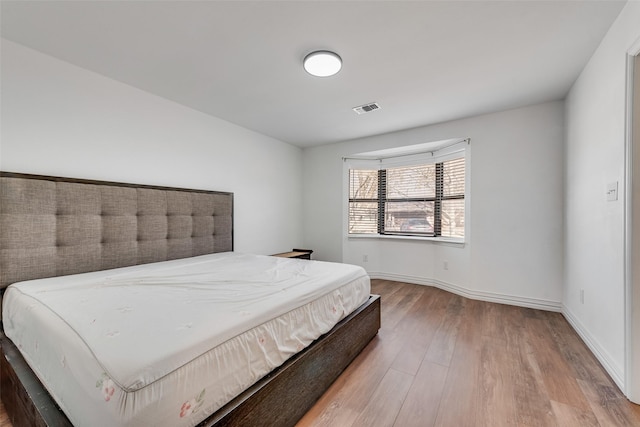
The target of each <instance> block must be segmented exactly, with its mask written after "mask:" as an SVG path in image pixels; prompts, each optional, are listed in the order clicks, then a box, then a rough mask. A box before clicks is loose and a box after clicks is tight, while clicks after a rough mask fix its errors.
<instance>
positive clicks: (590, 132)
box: [563, 1, 640, 389]
mask: <svg viewBox="0 0 640 427" xmlns="http://www.w3.org/2000/svg"><path fill="white" fill-rule="evenodd" d="M638 37H640V2H637V1H630V2H628V3H627V5H626V6H625V8H624V9H623V10H622V12H621V13H620V15H619V16H618V19H617V20H616V21H615V22H614V24H613V25H612V27H611V28H610V30H609V32H608V33H607V35H606V36H605V38H604V39H603V40H602V42H601V44H600V46H599V47H598V49H597V50H596V52H595V53H594V55H593V56H592V58H591V60H590V61H589V63H588V64H587V66H586V67H585V68H584V70H583V71H582V73H581V75H580V77H579V78H578V80H577V81H576V83H575V84H574V85H573V87H572V89H571V91H570V93H569V95H568V97H567V100H566V129H567V131H566V151H565V159H566V161H565V183H566V189H565V192H566V195H567V197H566V204H565V263H566V265H565V278H564V289H563V304H564V307H563V312H564V313H565V315H566V317H567V318H568V319H569V321H570V322H571V323H572V324H573V326H574V328H576V330H577V331H578V332H579V333H580V334H581V335H582V337H583V338H584V339H585V341H586V342H587V343H588V344H589V346H590V347H591V349H592V350H593V351H594V353H595V354H596V356H597V357H598V358H599V359H600V361H601V362H602V364H603V365H604V366H605V368H607V370H608V372H609V374H610V375H611V376H612V377H613V379H614V380H615V381H616V382H617V383H618V385H620V386H621V388H623V389H624V385H623V378H624V349H625V340H624V330H625V329H624V315H625V290H624V202H625V201H624V198H623V197H622V196H623V195H624V194H625V188H624V184H625V150H624V147H625V103H626V100H625V72H626V56H627V50H628V49H629V47H630V46H631V45H632V44H633V42H634V41H635V40H637V39H638ZM615 181H618V182H619V186H618V190H619V195H620V197H619V198H618V201H616V202H607V200H606V189H607V184H608V183H610V182H615ZM582 290H584V303H582V302H581V299H580V292H581V291H582Z"/></svg>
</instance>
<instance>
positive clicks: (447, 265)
mask: <svg viewBox="0 0 640 427" xmlns="http://www.w3.org/2000/svg"><path fill="white" fill-rule="evenodd" d="M442 268H444V269H445V270H448V269H449V261H444V262H443V263H442Z"/></svg>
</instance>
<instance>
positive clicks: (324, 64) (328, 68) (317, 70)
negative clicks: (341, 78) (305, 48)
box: [304, 50, 342, 77]
mask: <svg viewBox="0 0 640 427" xmlns="http://www.w3.org/2000/svg"><path fill="white" fill-rule="evenodd" d="M340 68H342V59H341V58H340V56H338V54H336V53H333V52H329V51H328V50H317V51H315V52H311V53H310V54H308V55H307V56H305V57H304V69H305V70H306V71H307V73H309V74H311V75H312V76H317V77H329V76H333V75H334V74H336V73H337V72H338V71H340Z"/></svg>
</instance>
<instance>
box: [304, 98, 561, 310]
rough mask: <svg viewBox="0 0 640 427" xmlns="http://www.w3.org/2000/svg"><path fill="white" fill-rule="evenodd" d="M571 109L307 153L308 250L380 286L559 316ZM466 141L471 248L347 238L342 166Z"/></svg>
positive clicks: (536, 109) (552, 108)
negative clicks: (401, 283)
mask: <svg viewBox="0 0 640 427" xmlns="http://www.w3.org/2000/svg"><path fill="white" fill-rule="evenodd" d="M563 108H564V104H563V102H561V101H559V102H552V103H546V104H542V105H536V106H531V107H526V108H520V109H516V110H509V111H505V112H501V113H496V114H489V115H483V116H479V117H474V118H469V119H464V120H457V121H453V122H448V123H443V124H439V125H435V126H428V127H421V128H416V129H410V130H406V131H401V132H395V133H391V134H386V135H379V136H375V137H370V138H363V139H358V140H353V141H346V142H342V143H339V144H333V145H327V146H321V147H315V148H307V149H305V150H304V152H303V164H304V166H303V175H304V197H303V206H304V207H303V214H304V236H305V245H306V246H308V247H309V248H312V249H314V250H315V251H316V252H315V255H316V258H318V259H324V260H332V261H342V260H344V261H345V262H349V263H354V264H359V265H362V266H363V267H365V268H366V269H367V270H368V271H369V272H370V273H371V275H372V276H374V277H386V278H395V279H398V280H405V281H408V282H413V283H424V284H435V285H437V286H440V287H443V288H445V289H450V290H453V291H455V292H458V293H460V294H463V295H466V296H470V297H474V298H479V299H485V300H489V301H501V302H507V303H512V304H519V305H525V306H533V307H541V308H549V309H555V310H559V308H560V301H561V291H562V284H561V281H562V254H563V250H562V200H563V181H562V180H563V174H562V163H563V159H562V156H563V135H564V127H563V122H564V112H563ZM379 113H380V114H383V113H384V111H380V112H379ZM371 114H378V112H374V113H371ZM458 137H461V138H464V137H469V138H471V144H470V154H469V158H470V170H469V172H470V179H471V182H470V186H471V188H470V199H469V208H470V209H469V212H468V214H467V242H466V244H465V245H464V246H458V245H451V244H444V243H435V242H428V241H406V240H383V239H366V240H362V239H360V240H356V239H347V238H346V237H345V231H344V230H343V228H344V227H343V215H344V214H345V209H344V206H345V204H344V200H343V198H344V197H343V185H345V182H346V175H344V174H343V161H342V157H343V156H349V155H353V154H356V153H361V152H366V151H372V150H379V149H384V148H390V147H398V146H404V145H413V144H419V143H425V142H430V141H438V140H444V139H450V138H458ZM365 254H366V255H367V256H368V259H369V261H368V262H366V263H364V262H363V255H365ZM445 260H446V261H448V264H449V268H448V270H444V268H443V262H444V261H445Z"/></svg>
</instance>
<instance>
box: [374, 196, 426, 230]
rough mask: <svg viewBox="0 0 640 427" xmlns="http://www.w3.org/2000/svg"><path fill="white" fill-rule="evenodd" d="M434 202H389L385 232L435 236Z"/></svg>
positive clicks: (386, 210) (386, 205) (386, 206)
mask: <svg viewBox="0 0 640 427" xmlns="http://www.w3.org/2000/svg"><path fill="white" fill-rule="evenodd" d="M434 206H435V203H434V202H387V203H386V204H385V224H384V228H385V231H388V232H399V233H407V234H413V233H416V234H423V233H427V234H433V220H434V219H433V218H434V216H433V211H434Z"/></svg>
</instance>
